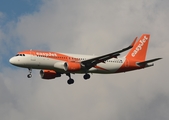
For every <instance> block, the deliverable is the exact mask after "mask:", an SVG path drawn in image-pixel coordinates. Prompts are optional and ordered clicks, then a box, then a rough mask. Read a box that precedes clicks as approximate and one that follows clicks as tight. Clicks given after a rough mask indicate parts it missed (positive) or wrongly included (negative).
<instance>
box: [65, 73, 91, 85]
mask: <svg viewBox="0 0 169 120" xmlns="http://www.w3.org/2000/svg"><path fill="white" fill-rule="evenodd" d="M66 75H67V76H68V77H69V79H68V81H67V83H68V84H69V85H71V84H73V83H74V80H73V79H72V78H71V75H70V73H67V74H66ZM83 78H84V79H85V80H87V79H89V78H90V74H88V73H86V74H85V75H84V76H83Z"/></svg>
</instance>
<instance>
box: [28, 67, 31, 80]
mask: <svg viewBox="0 0 169 120" xmlns="http://www.w3.org/2000/svg"><path fill="white" fill-rule="evenodd" d="M28 70H29V74H28V75H27V77H28V78H31V77H32V69H30V68H29V69H28Z"/></svg>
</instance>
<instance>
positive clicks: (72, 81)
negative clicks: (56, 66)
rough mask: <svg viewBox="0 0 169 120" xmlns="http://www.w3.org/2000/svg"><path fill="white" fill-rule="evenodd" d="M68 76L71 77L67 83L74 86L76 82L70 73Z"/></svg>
mask: <svg viewBox="0 0 169 120" xmlns="http://www.w3.org/2000/svg"><path fill="white" fill-rule="evenodd" d="M66 75H67V76H68V77H69V79H68V81H67V83H68V84H69V85H71V84H73V83H74V80H73V79H72V78H71V75H70V73H67V74H66Z"/></svg>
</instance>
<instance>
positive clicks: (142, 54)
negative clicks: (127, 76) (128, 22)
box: [126, 34, 150, 62]
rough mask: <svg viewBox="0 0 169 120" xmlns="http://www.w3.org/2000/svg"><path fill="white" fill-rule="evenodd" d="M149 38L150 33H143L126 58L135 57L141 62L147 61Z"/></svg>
mask: <svg viewBox="0 0 169 120" xmlns="http://www.w3.org/2000/svg"><path fill="white" fill-rule="evenodd" d="M149 40H150V35H149V34H143V35H142V36H141V37H140V39H139V40H138V41H137V42H136V43H135V44H134V46H133V48H132V49H131V50H130V51H129V53H128V54H127V56H126V58H127V59H134V60H137V61H140V62H142V61H145V58H146V54H147V48H148V43H149Z"/></svg>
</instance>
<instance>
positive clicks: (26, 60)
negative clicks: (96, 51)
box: [10, 53, 128, 74]
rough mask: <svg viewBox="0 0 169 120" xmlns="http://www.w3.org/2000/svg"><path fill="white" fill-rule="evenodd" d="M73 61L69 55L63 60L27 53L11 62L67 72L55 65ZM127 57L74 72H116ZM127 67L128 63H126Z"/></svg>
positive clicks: (82, 58)
mask: <svg viewBox="0 0 169 120" xmlns="http://www.w3.org/2000/svg"><path fill="white" fill-rule="evenodd" d="M64 55H67V56H72V57H73V58H76V60H79V61H83V60H86V59H91V58H94V57H96V56H89V55H78V54H65V53H64ZM68 60H69V61H73V59H72V60H70V58H68V57H63V58H62V60H57V59H53V58H48V57H46V56H37V55H31V54H25V55H24V56H14V57H12V58H11V59H10V63H12V64H14V65H15V66H18V67H23V68H31V69H49V70H55V71H59V72H61V73H65V71H64V70H61V69H57V68H56V67H54V65H55V63H57V62H61V61H68ZM125 60H126V58H125V57H124V58H112V59H109V60H107V61H105V62H102V63H99V64H98V65H97V66H96V67H92V68H91V69H89V70H88V71H83V70H80V71H74V72H72V73H86V72H88V73H103V74H108V73H114V72H116V71H117V70H118V69H119V68H120V67H121V66H122V65H123V64H124V62H125ZM126 67H128V65H127V64H126Z"/></svg>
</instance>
